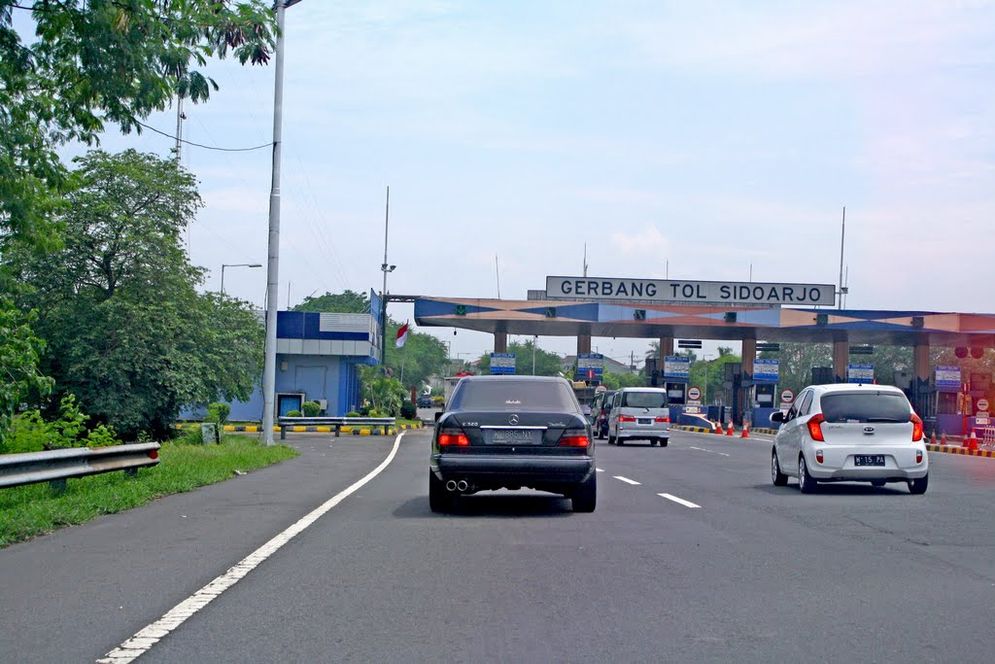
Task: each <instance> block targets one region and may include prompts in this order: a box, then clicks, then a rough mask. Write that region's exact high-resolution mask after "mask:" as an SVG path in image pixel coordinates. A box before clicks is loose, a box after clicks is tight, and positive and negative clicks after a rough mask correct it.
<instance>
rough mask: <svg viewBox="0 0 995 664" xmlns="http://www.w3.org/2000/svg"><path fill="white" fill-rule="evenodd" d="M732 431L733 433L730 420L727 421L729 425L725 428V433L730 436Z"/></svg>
mask: <svg viewBox="0 0 995 664" xmlns="http://www.w3.org/2000/svg"><path fill="white" fill-rule="evenodd" d="M732 433H733V431H732V422H731V421H730V422H729V427H728V428H727V429H726V435H727V436H731V435H732Z"/></svg>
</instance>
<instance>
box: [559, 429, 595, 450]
mask: <svg viewBox="0 0 995 664" xmlns="http://www.w3.org/2000/svg"><path fill="white" fill-rule="evenodd" d="M590 444H591V439H590V438H588V437H587V432H586V431H584V430H583V429H567V430H566V431H564V432H563V435H562V436H560V442H559V445H560V447H587V446H588V445H590Z"/></svg>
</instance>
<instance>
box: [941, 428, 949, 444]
mask: <svg viewBox="0 0 995 664" xmlns="http://www.w3.org/2000/svg"><path fill="white" fill-rule="evenodd" d="M946 444H947V432H946V431H944V432H943V433H941V434H940V445H946Z"/></svg>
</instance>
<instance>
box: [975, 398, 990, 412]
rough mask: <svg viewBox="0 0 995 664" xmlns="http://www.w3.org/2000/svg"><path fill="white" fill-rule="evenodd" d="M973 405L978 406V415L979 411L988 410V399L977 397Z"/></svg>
mask: <svg viewBox="0 0 995 664" xmlns="http://www.w3.org/2000/svg"><path fill="white" fill-rule="evenodd" d="M975 406H977V408H978V415H980V414H981V413H986V412H988V399H985V398H981V399H978V401H977V403H976V404H975Z"/></svg>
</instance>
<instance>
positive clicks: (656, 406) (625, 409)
mask: <svg viewBox="0 0 995 664" xmlns="http://www.w3.org/2000/svg"><path fill="white" fill-rule="evenodd" d="M629 440H648V441H649V443H650V445H657V444H659V445H661V446H663V447H666V446H667V443H669V442H670V409H669V408H668V407H667V391H666V390H664V389H662V388H657V387H626V388H623V389H621V390H619V391H618V392H616V393H615V396H614V398H613V399H612V407H611V413H610V414H609V416H608V444H609V445H622V444H624V443H625V442H626V441H629Z"/></svg>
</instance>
